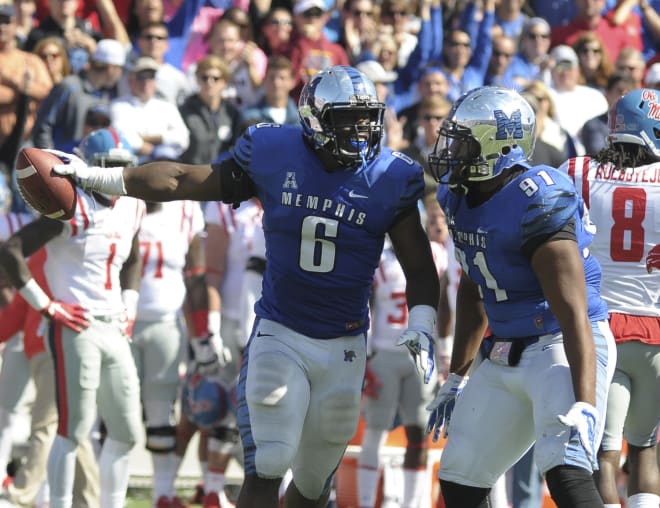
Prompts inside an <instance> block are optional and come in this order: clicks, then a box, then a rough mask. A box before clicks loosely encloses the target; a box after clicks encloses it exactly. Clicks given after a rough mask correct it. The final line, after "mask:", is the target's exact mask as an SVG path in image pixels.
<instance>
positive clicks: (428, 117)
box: [402, 95, 451, 186]
mask: <svg viewBox="0 0 660 508" xmlns="http://www.w3.org/2000/svg"><path fill="white" fill-rule="evenodd" d="M417 108H418V111H417V117H418V118H419V121H418V124H417V132H416V135H415V139H413V142H412V143H411V144H410V145H409V146H408V147H407V148H406V149H404V150H402V151H403V153H405V154H406V155H408V156H409V157H411V158H413V159H415V160H416V161H417V162H419V163H420V164H421V165H422V167H423V168H424V175H425V176H424V179H425V180H426V182H427V186H431V185H433V182H432V180H433V177H432V176H431V173H430V172H429V164H428V155H429V154H430V153H432V152H433V147H434V146H435V141H436V140H437V139H438V130H439V129H440V125H441V124H442V122H443V120H444V119H445V118H446V117H447V114H448V113H449V110H450V109H451V103H450V102H449V101H448V100H447V99H445V98H443V97H441V96H437V95H431V96H429V97H426V98H424V99H422V100H421V101H420V103H419V105H418V106H417Z"/></svg>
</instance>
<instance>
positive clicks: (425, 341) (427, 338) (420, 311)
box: [396, 305, 436, 384]
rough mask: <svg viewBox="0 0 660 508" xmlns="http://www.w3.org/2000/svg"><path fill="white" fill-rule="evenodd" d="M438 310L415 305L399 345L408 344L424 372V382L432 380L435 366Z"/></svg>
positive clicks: (411, 353)
mask: <svg viewBox="0 0 660 508" xmlns="http://www.w3.org/2000/svg"><path fill="white" fill-rule="evenodd" d="M435 316H436V310H435V309H434V308H433V307H431V306H429V305H415V306H414V307H413V308H411V309H410V313H409V315H408V328H407V329H406V331H404V332H403V334H402V335H401V337H400V338H399V341H398V342H397V343H396V344H397V346H406V347H407V348H408V351H409V352H410V355H411V356H412V358H413V361H414V362H415V365H416V366H417V368H418V369H421V370H422V372H424V383H427V384H428V382H429V381H430V380H431V374H433V368H434V366H435V353H434V350H433V344H434V341H433V335H432V334H433V329H434V328H435Z"/></svg>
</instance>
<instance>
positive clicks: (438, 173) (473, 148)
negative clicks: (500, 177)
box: [429, 120, 488, 187]
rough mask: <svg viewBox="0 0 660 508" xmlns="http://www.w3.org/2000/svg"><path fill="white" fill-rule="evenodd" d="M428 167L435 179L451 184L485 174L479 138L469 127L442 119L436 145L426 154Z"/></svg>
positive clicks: (459, 183)
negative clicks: (427, 155) (475, 136)
mask: <svg viewBox="0 0 660 508" xmlns="http://www.w3.org/2000/svg"><path fill="white" fill-rule="evenodd" d="M429 168H430V170H431V173H432V174H433V176H434V177H435V179H436V180H437V181H438V182H440V183H446V184H449V186H450V187H456V186H459V185H462V184H464V183H465V182H467V181H468V180H469V179H470V177H471V176H472V175H479V174H487V173H488V163H487V162H486V160H485V159H484V158H483V157H482V156H481V145H480V144H479V141H477V140H476V139H475V138H474V136H473V135H472V132H471V131H470V129H469V128H467V127H463V126H462V125H459V124H457V123H456V122H453V121H451V120H445V122H443V124H442V126H441V127H440V130H439V131H438V139H437V140H436V142H435V147H434V148H433V152H432V153H431V154H429ZM447 175H448V176H447ZM445 177H447V178H446V179H444V178H445Z"/></svg>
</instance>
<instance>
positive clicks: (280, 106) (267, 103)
mask: <svg viewBox="0 0 660 508" xmlns="http://www.w3.org/2000/svg"><path fill="white" fill-rule="evenodd" d="M294 83H295V79H294V76H293V66H292V65H291V60H289V59H288V58H287V57H285V56H282V55H275V56H271V57H270V58H269V59H268V68H267V69H266V77H265V79H264V84H263V91H264V95H263V97H262V98H261V100H260V101H259V102H257V104H255V105H254V106H252V107H251V108H247V109H246V110H244V111H243V116H242V121H241V124H242V125H246V123H248V122H249V123H254V122H272V123H278V124H297V123H298V122H299V121H300V118H299V116H298V107H297V105H296V103H295V102H293V99H292V98H291V96H290V95H289V94H290V93H291V90H293V85H294Z"/></svg>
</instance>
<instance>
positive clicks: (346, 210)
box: [282, 191, 367, 226]
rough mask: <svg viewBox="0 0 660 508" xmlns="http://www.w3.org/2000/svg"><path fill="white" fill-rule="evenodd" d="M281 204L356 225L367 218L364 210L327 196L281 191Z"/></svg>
mask: <svg viewBox="0 0 660 508" xmlns="http://www.w3.org/2000/svg"><path fill="white" fill-rule="evenodd" d="M282 205H284V206H293V207H295V208H305V209H307V210H316V211H320V212H322V213H324V214H329V215H333V216H334V217H336V218H338V219H342V220H344V221H346V222H349V223H353V224H355V225H358V226H361V225H363V224H364V222H365V221H366V220H367V214H366V212H359V211H357V210H356V209H355V208H353V207H352V206H349V205H346V204H345V203H337V202H335V201H333V200H332V199H328V198H323V199H321V198H320V197H319V196H305V195H304V194H300V193H293V192H287V191H282Z"/></svg>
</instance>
